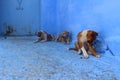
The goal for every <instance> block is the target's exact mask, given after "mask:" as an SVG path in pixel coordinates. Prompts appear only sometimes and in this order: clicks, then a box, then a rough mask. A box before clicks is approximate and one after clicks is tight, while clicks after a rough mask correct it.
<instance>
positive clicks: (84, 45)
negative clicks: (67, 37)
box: [69, 30, 100, 58]
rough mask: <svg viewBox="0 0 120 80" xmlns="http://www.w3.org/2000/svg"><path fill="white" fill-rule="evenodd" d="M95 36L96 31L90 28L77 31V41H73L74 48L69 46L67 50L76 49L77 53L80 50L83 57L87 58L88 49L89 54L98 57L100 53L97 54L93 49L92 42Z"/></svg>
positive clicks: (96, 34)
mask: <svg viewBox="0 0 120 80" xmlns="http://www.w3.org/2000/svg"><path fill="white" fill-rule="evenodd" d="M97 36H98V33H97V32H95V31H92V30H84V31H82V32H79V33H78V36H77V37H78V41H77V42H75V48H69V50H76V51H78V53H79V54H80V53H81V51H82V52H83V55H84V57H85V58H88V53H87V52H88V51H90V52H91V54H92V55H94V56H95V57H100V55H98V54H97V53H96V51H95V50H94V47H93V44H92V43H93V41H94V40H95V39H96V37H97Z"/></svg>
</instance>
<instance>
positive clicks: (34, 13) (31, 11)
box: [0, 0, 40, 35]
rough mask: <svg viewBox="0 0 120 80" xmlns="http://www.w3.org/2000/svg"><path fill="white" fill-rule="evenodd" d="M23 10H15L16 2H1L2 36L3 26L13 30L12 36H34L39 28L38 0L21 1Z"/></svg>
mask: <svg viewBox="0 0 120 80" xmlns="http://www.w3.org/2000/svg"><path fill="white" fill-rule="evenodd" d="M22 1H23V2H22V4H21V6H22V8H23V10H17V9H16V8H18V6H19V5H18V2H17V0H1V1H0V4H1V8H0V11H1V12H2V14H1V16H2V20H1V21H0V27H1V30H2V32H1V33H2V34H4V32H5V25H10V26H12V27H13V29H14V30H15V31H14V33H13V34H12V35H29V34H34V33H35V32H36V31H38V29H39V28H40V0H31V1H29V0H22Z"/></svg>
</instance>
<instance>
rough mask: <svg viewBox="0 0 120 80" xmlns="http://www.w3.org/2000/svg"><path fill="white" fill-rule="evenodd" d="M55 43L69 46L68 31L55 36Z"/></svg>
mask: <svg viewBox="0 0 120 80" xmlns="http://www.w3.org/2000/svg"><path fill="white" fill-rule="evenodd" d="M55 41H57V42H63V43H66V44H69V43H70V33H69V32H68V31H63V32H62V33H61V34H60V35H58V36H57V38H56V39H55Z"/></svg>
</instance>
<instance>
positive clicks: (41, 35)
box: [35, 30, 54, 43]
mask: <svg viewBox="0 0 120 80" xmlns="http://www.w3.org/2000/svg"><path fill="white" fill-rule="evenodd" d="M37 36H38V39H37V40H36V41H35V43H36V42H45V41H53V40H54V37H53V35H52V34H48V33H47V32H45V31H43V30H40V31H38V32H37Z"/></svg>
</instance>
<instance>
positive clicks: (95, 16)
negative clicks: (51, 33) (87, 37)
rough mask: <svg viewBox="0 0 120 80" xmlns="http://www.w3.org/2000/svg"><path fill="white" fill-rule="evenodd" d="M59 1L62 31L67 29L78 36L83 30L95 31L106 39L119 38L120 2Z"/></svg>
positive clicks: (105, 0) (111, 0) (104, 0)
mask: <svg viewBox="0 0 120 80" xmlns="http://www.w3.org/2000/svg"><path fill="white" fill-rule="evenodd" d="M57 1H58V2H57V13H58V14H57V16H58V17H57V24H58V26H59V27H61V28H60V30H64V29H67V30H69V31H71V32H72V33H73V35H76V34H77V33H78V32H79V31H81V30H84V29H93V30H96V31H98V32H100V33H101V34H102V35H103V36H105V38H108V37H114V36H116V37H117V36H119V34H120V32H119V31H118V30H119V29H120V27H119V23H120V15H119V14H120V9H119V7H120V1H119V0H114V1H113V0H92V1H91V0H57ZM111 33H112V34H111ZM73 37H74V38H75V37H76V36H73Z"/></svg>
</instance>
